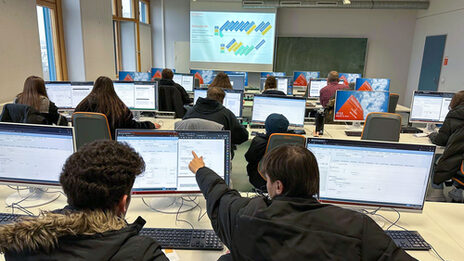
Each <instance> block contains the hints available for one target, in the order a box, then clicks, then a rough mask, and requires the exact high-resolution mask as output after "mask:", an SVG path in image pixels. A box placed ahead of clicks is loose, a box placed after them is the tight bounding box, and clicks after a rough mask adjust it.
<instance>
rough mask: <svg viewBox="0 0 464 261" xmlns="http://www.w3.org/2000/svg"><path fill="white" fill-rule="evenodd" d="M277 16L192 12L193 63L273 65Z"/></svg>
mask: <svg viewBox="0 0 464 261" xmlns="http://www.w3.org/2000/svg"><path fill="white" fill-rule="evenodd" d="M275 17H276V15H275V13H251V12H206V11H191V12H190V61H191V62H193V63H194V62H200V63H235V64H260V65H272V64H273V58H274V37H275Z"/></svg>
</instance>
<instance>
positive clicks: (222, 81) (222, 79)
mask: <svg viewBox="0 0 464 261" xmlns="http://www.w3.org/2000/svg"><path fill="white" fill-rule="evenodd" d="M208 87H221V88H224V89H233V88H232V84H230V79H229V76H227V74H226V73H223V72H220V73H218V74H217V75H216V77H214V80H213V81H212V82H211V84H210V85H209V86H208Z"/></svg>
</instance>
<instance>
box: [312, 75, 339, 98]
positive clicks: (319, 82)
mask: <svg viewBox="0 0 464 261" xmlns="http://www.w3.org/2000/svg"><path fill="white" fill-rule="evenodd" d="M338 84H344V83H343V81H342V80H340V82H338ZM325 86H327V79H326V78H315V79H311V80H310V81H309V91H308V98H309V97H319V96H320V95H319V93H320V91H321V89H322V88H324V87H325Z"/></svg>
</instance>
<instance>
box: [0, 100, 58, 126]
mask: <svg viewBox="0 0 464 261" xmlns="http://www.w3.org/2000/svg"><path fill="white" fill-rule="evenodd" d="M0 121H1V122H14V123H29V124H49V122H48V121H47V119H46V118H45V117H44V116H42V115H40V112H38V111H37V110H36V109H34V108H32V107H31V106H29V105H25V104H17V103H9V104H5V105H4V106H3V111H2V114H1V115H0Z"/></svg>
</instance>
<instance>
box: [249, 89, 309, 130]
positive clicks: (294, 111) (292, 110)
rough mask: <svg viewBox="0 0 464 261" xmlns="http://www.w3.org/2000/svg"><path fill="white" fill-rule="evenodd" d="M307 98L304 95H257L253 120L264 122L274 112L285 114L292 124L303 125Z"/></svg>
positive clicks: (253, 121) (254, 101) (258, 122)
mask: <svg viewBox="0 0 464 261" xmlns="http://www.w3.org/2000/svg"><path fill="white" fill-rule="evenodd" d="M305 110H306V99H305V98H303V97H284V96H273V95H255V96H254V99H253V112H252V116H251V122H252V123H257V124H264V122H265V121H266V118H267V116H269V115H270V114H272V113H279V114H283V115H284V116H285V117H286V118H287V119H288V121H289V122H290V125H291V126H297V127H303V126H304V116H305Z"/></svg>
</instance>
